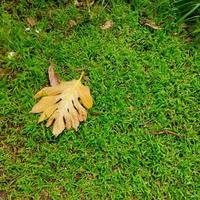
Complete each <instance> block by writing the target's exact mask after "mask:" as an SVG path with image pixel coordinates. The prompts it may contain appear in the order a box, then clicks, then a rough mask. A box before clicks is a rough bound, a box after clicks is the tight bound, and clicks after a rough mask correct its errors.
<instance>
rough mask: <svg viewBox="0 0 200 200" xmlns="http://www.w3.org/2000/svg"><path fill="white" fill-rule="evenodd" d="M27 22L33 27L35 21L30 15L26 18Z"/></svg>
mask: <svg viewBox="0 0 200 200" xmlns="http://www.w3.org/2000/svg"><path fill="white" fill-rule="evenodd" d="M27 22H28V24H29V25H30V26H31V27H33V26H35V25H36V21H35V19H33V18H32V17H28V18H27Z"/></svg>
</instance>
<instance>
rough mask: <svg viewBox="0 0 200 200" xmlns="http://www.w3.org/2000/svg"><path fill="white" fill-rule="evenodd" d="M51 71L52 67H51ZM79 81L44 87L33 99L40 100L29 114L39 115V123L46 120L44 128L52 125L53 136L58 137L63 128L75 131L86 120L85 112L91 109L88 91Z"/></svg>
mask: <svg viewBox="0 0 200 200" xmlns="http://www.w3.org/2000/svg"><path fill="white" fill-rule="evenodd" d="M52 69H53V67H52ZM82 77H83V73H82V75H81V77H80V78H79V80H72V81H62V82H61V83H59V84H55V85H53V86H52V87H45V88H43V89H42V90H40V91H39V92H38V93H37V94H36V95H35V96H34V97H35V98H36V99H38V98H41V99H40V101H39V102H38V103H37V104H36V105H35V106H34V107H33V108H32V110H31V113H41V115H40V118H39V120H38V123H39V122H42V121H44V120H47V119H48V121H47V123H46V126H47V127H49V126H51V125H53V135H54V136H56V137H57V136H58V135H59V134H60V133H61V132H62V131H63V130H64V129H65V128H66V129H67V130H69V129H70V128H73V129H74V130H75V131H77V129H78V126H79V125H80V122H82V121H85V120H86V118H87V110H86V109H89V108H91V107H92V105H93V99H92V97H91V94H90V89H89V87H87V86H84V85H83V84H82V83H81V79H82Z"/></svg>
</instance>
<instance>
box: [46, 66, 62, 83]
mask: <svg viewBox="0 0 200 200" xmlns="http://www.w3.org/2000/svg"><path fill="white" fill-rule="evenodd" d="M55 66H56V65H55V64H54V63H51V65H50V66H49V69H48V74H49V82H50V85H51V86H54V85H58V84H59V83H60V79H59V77H58V75H57V74H56V73H55V71H54V67H55Z"/></svg>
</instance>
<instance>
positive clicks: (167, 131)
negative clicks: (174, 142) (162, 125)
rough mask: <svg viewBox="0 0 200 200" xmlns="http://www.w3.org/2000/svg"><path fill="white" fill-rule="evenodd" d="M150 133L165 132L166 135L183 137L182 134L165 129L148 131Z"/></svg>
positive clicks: (158, 133) (159, 133)
mask: <svg viewBox="0 0 200 200" xmlns="http://www.w3.org/2000/svg"><path fill="white" fill-rule="evenodd" d="M150 133H151V134H152V135H161V134H166V135H173V136H176V137H179V138H181V137H183V136H182V135H179V134H177V133H174V132H173V131H169V130H166V129H164V130H160V131H150Z"/></svg>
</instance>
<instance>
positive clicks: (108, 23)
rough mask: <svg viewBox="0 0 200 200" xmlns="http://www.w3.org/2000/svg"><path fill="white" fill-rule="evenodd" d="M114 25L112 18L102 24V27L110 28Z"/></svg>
mask: <svg viewBox="0 0 200 200" xmlns="http://www.w3.org/2000/svg"><path fill="white" fill-rule="evenodd" d="M113 25H114V23H113V21H112V20H108V21H106V22H105V23H104V24H103V25H102V26H101V29H102V30H106V29H110V28H112V27H113Z"/></svg>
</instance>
